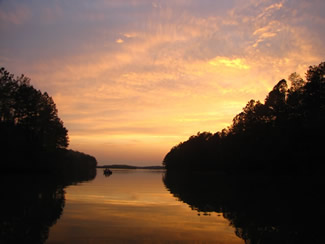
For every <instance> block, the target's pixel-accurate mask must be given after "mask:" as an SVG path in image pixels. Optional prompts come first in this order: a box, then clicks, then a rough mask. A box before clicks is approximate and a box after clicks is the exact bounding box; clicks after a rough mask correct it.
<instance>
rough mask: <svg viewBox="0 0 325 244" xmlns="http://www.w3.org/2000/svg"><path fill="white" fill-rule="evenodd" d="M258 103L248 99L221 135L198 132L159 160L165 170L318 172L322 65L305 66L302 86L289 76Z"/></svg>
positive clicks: (324, 93)
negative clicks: (161, 161) (162, 159)
mask: <svg viewBox="0 0 325 244" xmlns="http://www.w3.org/2000/svg"><path fill="white" fill-rule="evenodd" d="M289 80H290V81H291V87H290V88H288V85H287V82H286V81H285V80H281V81H279V82H278V84H276V85H275V86H274V88H273V90H272V91H270V93H269V94H268V95H267V97H266V99H265V101H264V103H262V102H260V101H254V100H251V101H249V102H248V103H247V105H246V106H245V107H244V108H243V111H242V112H241V113H239V114H238V115H236V116H235V117H234V119H233V123H232V125H231V126H230V127H229V128H227V129H224V130H223V131H222V132H217V133H215V134H211V133H208V132H203V133H198V134H197V135H195V136H191V137H190V138H189V139H188V140H187V141H185V142H182V143H180V144H179V145H177V146H175V147H173V148H172V149H171V150H170V152H169V153H168V154H167V155H166V156H165V158H164V161H163V164H164V165H165V167H166V168H167V169H180V170H198V169H200V170H210V169H212V170H224V171H234V170H235V171H238V170H239V171H243V170H248V171H251V170H263V171H267V172H278V171H281V172H283V171H286V172H293V171H305V170H311V171H315V170H319V169H322V168H323V165H322V158H323V156H322V154H321V151H322V147H323V145H324V144H323V138H324V135H325V130H324V126H323V125H324V122H325V117H324V116H325V62H323V63H321V64H319V65H318V66H310V67H309V69H308V71H307V73H306V81H304V80H303V79H302V78H301V77H300V76H299V75H297V74H296V73H293V74H292V75H290V76H289Z"/></svg>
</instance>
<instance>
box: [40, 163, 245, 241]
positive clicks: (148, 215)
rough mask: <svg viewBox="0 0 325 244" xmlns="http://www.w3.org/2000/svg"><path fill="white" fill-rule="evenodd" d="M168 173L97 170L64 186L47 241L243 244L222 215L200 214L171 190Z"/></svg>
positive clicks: (213, 213) (214, 213) (212, 213)
mask: <svg viewBox="0 0 325 244" xmlns="http://www.w3.org/2000/svg"><path fill="white" fill-rule="evenodd" d="M164 174H165V172H164V171H157V170H155V171H152V170H114V171H113V174H112V175H111V176H109V177H105V176H104V175H103V172H102V169H98V172H97V176H96V178H95V179H94V180H93V181H90V182H84V183H80V184H77V185H71V186H68V187H67V188H65V192H66V193H65V207H64V210H63V214H62V216H61V217H60V219H59V220H58V221H57V223H56V224H55V225H54V226H53V227H51V229H50V232H49V238H48V240H47V242H46V243H52V244H53V243H121V242H122V243H123V242H133V243H134V242H138V243H159V242H163V243H166V242H172V243H175V242H176V243H187V242H188V243H207V242H209V243H211V242H213V243H220V244H222V243H229V244H237V243H244V241H243V240H242V239H240V238H239V237H237V236H236V234H235V229H234V228H233V227H232V226H230V224H229V221H228V220H227V219H225V218H224V217H223V216H222V214H218V213H216V212H209V213H200V212H198V211H197V210H193V209H192V208H191V207H190V205H188V204H186V203H184V202H182V201H180V200H179V198H177V197H175V196H174V195H173V194H171V193H170V192H169V190H168V189H167V188H166V186H165V184H164V182H163V180H162V179H163V176H164Z"/></svg>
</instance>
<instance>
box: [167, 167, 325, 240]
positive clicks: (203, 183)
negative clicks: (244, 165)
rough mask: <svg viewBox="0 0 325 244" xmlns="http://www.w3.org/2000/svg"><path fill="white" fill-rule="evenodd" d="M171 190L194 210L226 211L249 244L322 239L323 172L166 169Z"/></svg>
mask: <svg viewBox="0 0 325 244" xmlns="http://www.w3.org/2000/svg"><path fill="white" fill-rule="evenodd" d="M163 181H164V183H165V185H166V187H167V188H168V189H169V191H170V192H171V193H172V194H173V195H174V196H175V197H176V198H178V199H179V200H180V201H182V202H185V203H187V204H188V205H190V206H191V208H192V209H195V210H197V211H198V212H199V213H203V214H204V215H207V214H209V213H212V212H217V213H222V214H223V216H224V217H225V218H227V219H228V220H229V221H230V223H231V225H232V226H234V227H235V228H236V230H235V232H236V235H237V236H239V237H240V238H242V239H243V240H245V242H246V243H250V244H255V243H263V244H265V243H266V244H268V243H270V244H271V243H272V244H273V243H286V244H288V243H324V237H323V234H322V222H323V218H324V210H325V207H324V204H323V201H321V195H322V192H323V189H324V188H323V187H324V183H323V179H322V177H321V176H313V177H310V176H295V177H288V176H278V177H274V176H272V177H271V176H267V177H266V176H252V175H246V176H241V177H239V176H229V175H227V176H226V175H218V174H204V173H192V174H185V173H184V174H179V173H178V174H173V173H170V172H169V173H166V175H165V176H164V179H163Z"/></svg>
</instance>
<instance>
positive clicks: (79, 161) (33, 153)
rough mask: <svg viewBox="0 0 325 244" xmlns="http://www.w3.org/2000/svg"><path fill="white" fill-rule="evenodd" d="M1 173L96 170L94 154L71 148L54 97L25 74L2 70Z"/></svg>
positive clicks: (81, 173)
mask: <svg viewBox="0 0 325 244" xmlns="http://www.w3.org/2000/svg"><path fill="white" fill-rule="evenodd" d="M0 135H1V142H0V143H1V144H0V147H1V164H0V169H1V171H2V172H10V171H14V172H49V173H56V174H60V175H61V176H62V175H67V174H69V175H77V174H80V175H87V174H88V172H87V171H96V166H97V161H96V159H95V158H94V157H93V156H90V155H87V154H84V153H81V152H77V151H73V150H69V149H67V147H68V145H69V139H68V130H67V129H66V128H65V127H64V125H63V121H62V120H61V119H60V118H59V116H58V110H57V108H56V104H55V103H54V101H53V99H52V97H51V96H49V95H48V93H47V92H44V93H43V92H41V91H40V90H37V89H35V88H34V87H33V86H32V85H31V81H30V79H29V78H27V77H26V76H24V75H21V76H18V77H15V76H14V75H13V74H11V73H9V72H8V71H7V70H6V69H5V68H1V69H0Z"/></svg>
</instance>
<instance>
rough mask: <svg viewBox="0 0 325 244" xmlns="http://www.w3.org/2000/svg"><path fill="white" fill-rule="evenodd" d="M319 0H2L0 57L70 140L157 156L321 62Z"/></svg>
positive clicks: (323, 33)
mask: <svg viewBox="0 0 325 244" xmlns="http://www.w3.org/2000/svg"><path fill="white" fill-rule="evenodd" d="M324 10H325V1H324V0H308V1H307V0H259V1H258V0H218V1H217V0H165V1H162V0H161V1H156V0H151V1H149V0H92V1H89V0H64V1H63V0H52V1H43V0H28V1H27V0H20V1H19V0H10V1H9V0H0V33H1V35H0V66H1V67H5V68H6V69H7V70H8V71H9V72H11V73H14V74H15V75H20V74H25V75H26V76H27V77H29V78H31V82H32V85H33V86H34V87H35V88H37V89H40V90H41V91H43V92H45V91H46V92H48V93H49V95H50V96H52V97H53V99H54V102H55V103H56V105H57V109H58V114H59V117H60V118H61V119H62V120H63V122H64V126H65V127H66V128H67V129H68V131H69V140H70V145H69V148H70V149H73V150H77V151H82V152H85V153H88V154H91V155H93V156H95V157H96V158H97V161H98V164H99V165H103V164H131V165H159V164H161V162H162V160H163V158H164V156H165V155H166V154H167V153H168V151H169V150H170V149H171V148H172V147H173V146H175V145H177V144H178V143H179V142H181V141H184V140H187V139H188V138H189V137H190V136H191V135H194V134H196V133H197V132H199V131H200V132H203V131H209V132H212V133H215V132H217V131H221V130H222V129H223V128H226V127H227V126H229V125H231V123H232V118H233V117H234V116H235V115H236V114H238V113H239V112H241V110H242V108H243V107H244V106H245V105H246V103H247V102H248V101H249V100H250V99H255V100H261V101H264V99H265V97H266V95H267V94H268V92H269V91H270V90H271V89H272V88H273V86H274V85H275V84H276V83H277V82H278V81H279V80H281V79H283V78H284V79H287V78H288V76H289V75H290V74H291V73H293V72H297V73H299V74H300V75H301V76H302V77H304V75H305V72H306V70H307V68H308V67H309V66H310V65H318V64H319V63H320V62H322V61H325V60H324V58H325V48H324V43H325V28H324V26H325V11H324Z"/></svg>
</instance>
